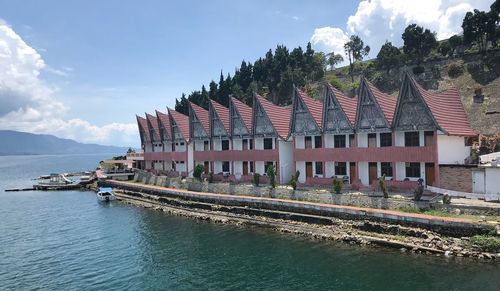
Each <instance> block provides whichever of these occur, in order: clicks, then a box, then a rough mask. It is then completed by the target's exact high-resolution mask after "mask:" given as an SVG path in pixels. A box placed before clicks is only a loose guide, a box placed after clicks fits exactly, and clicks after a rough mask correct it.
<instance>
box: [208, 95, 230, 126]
mask: <svg viewBox="0 0 500 291" xmlns="http://www.w3.org/2000/svg"><path fill="white" fill-rule="evenodd" d="M210 103H211V104H212V107H213V108H214V110H215V112H216V113H217V116H219V118H220V121H221V122H222V124H223V125H224V128H225V129H226V132H227V133H230V132H231V130H230V128H229V108H226V107H224V106H223V105H221V104H219V103H217V102H215V101H214V100H210Z"/></svg>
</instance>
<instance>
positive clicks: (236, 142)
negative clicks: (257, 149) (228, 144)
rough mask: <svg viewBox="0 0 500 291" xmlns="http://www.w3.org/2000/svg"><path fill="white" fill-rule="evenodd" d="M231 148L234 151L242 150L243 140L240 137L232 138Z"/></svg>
mask: <svg viewBox="0 0 500 291" xmlns="http://www.w3.org/2000/svg"><path fill="white" fill-rule="evenodd" d="M233 149H234V150H236V151H241V150H243V140H242V139H241V138H233Z"/></svg>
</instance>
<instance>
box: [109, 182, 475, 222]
mask: <svg viewBox="0 0 500 291" xmlns="http://www.w3.org/2000/svg"><path fill="white" fill-rule="evenodd" d="M106 182H107V183H109V184H111V185H112V186H115V187H118V188H119V187H120V185H123V186H128V187H132V188H139V189H144V190H146V189H147V190H153V191H158V192H169V193H172V194H178V195H182V196H186V197H198V198H201V199H202V198H208V197H210V198H213V199H219V200H234V201H242V202H249V203H252V202H264V201H267V202H270V203H272V204H277V203H279V204H286V205H290V206H294V207H302V208H314V209H317V210H322V211H323V210H324V211H328V212H337V213H346V214H354V215H363V216H367V218H369V217H376V218H385V219H388V220H396V221H401V222H415V223H419V224H428V225H441V226H448V225H449V226H463V227H471V225H477V226H479V225H481V224H479V223H478V222H477V221H474V220H472V219H467V218H455V217H444V216H432V215H426V214H420V213H406V212H401V211H395V210H384V209H374V208H362V207H355V206H344V205H335V204H322V203H315V202H306V201H297V200H285V199H278V198H267V197H254V196H244V195H229V194H214V193H206V192H194V191H188V190H184V189H177V188H167V187H160V186H155V185H145V184H139V183H132V182H122V181H106ZM482 225H484V224H482Z"/></svg>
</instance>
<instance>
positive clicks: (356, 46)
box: [175, 0, 500, 114]
mask: <svg viewBox="0 0 500 291" xmlns="http://www.w3.org/2000/svg"><path fill="white" fill-rule="evenodd" d="M499 22H500V0H495V2H493V3H492V5H491V6H490V10H489V11H479V10H477V9H474V11H469V12H467V13H466V14H465V15H464V19H463V22H462V33H461V34H458V35H453V36H452V37H450V38H449V39H446V40H441V41H438V40H437V39H436V33H435V32H432V31H430V30H429V29H426V28H424V27H421V26H419V25H417V24H410V25H408V26H407V27H406V29H405V30H404V31H403V32H402V35H401V38H402V40H403V47H396V46H394V45H393V44H392V43H391V42H386V43H385V44H384V45H382V47H381V49H380V51H379V52H378V54H377V56H376V58H375V59H373V60H370V61H367V62H363V59H364V58H365V57H366V56H367V55H368V54H369V52H370V46H369V45H366V44H365V43H364V42H363V40H362V39H361V38H360V37H359V36H357V35H351V36H350V38H349V41H348V42H346V43H345V44H344V53H345V56H346V58H347V61H348V63H349V65H348V66H346V67H345V68H340V69H335V68H336V66H337V65H338V64H339V63H342V62H343V61H344V59H343V57H342V56H341V55H340V54H338V52H330V53H327V54H325V53H323V52H316V51H315V50H314V49H313V48H312V46H311V43H308V44H307V46H306V48H305V50H304V49H303V48H302V47H300V46H299V47H296V48H294V49H292V50H289V49H288V48H287V47H286V46H284V45H278V46H277V47H276V48H275V50H274V51H273V50H271V49H269V51H268V52H267V53H266V54H265V56H264V57H261V58H259V59H257V60H256V61H255V62H254V63H251V62H246V61H245V60H243V61H242V63H241V65H240V67H239V68H237V69H236V70H235V72H234V74H233V75H232V76H231V74H229V73H227V75H224V74H223V72H222V71H221V72H220V77H219V82H218V83H217V82H215V81H213V80H212V81H211V82H210V84H209V85H208V89H207V87H206V86H205V85H203V86H202V87H201V90H195V91H193V92H191V93H190V94H189V95H186V94H185V93H183V94H182V96H181V97H180V99H176V102H175V110H176V111H178V112H181V113H184V114H188V108H189V106H188V105H189V102H193V103H195V104H197V105H200V106H201V107H203V108H205V109H207V108H208V103H209V100H210V99H212V100H215V101H217V102H219V103H220V104H223V105H224V106H226V107H227V106H228V104H229V96H231V95H232V96H234V97H235V98H238V99H239V100H241V101H243V102H245V103H247V104H249V105H251V103H252V98H253V94H254V93H257V94H260V95H263V96H265V97H266V98H267V99H269V100H271V101H272V102H273V103H275V104H278V105H288V104H290V103H291V93H292V90H293V87H294V86H296V87H298V88H301V89H305V90H306V91H308V92H310V91H313V90H314V86H313V85H314V84H317V83H318V82H319V81H327V82H329V83H331V84H332V85H333V86H335V87H337V88H338V89H340V90H342V91H344V92H348V93H349V92H350V93H351V94H352V93H353V92H354V91H355V90H356V88H357V86H358V84H359V81H358V80H355V79H354V77H355V76H359V75H365V76H367V77H368V78H369V79H370V80H371V81H372V82H374V83H375V85H380V87H382V89H387V90H392V89H394V88H397V83H398V82H397V81H395V80H394V73H397V72H399V71H400V68H401V67H402V66H407V67H411V68H412V72H413V74H415V75H417V76H418V75H420V74H423V73H424V71H425V68H424V66H423V64H424V63H425V62H426V61H432V60H436V59H439V58H443V57H445V58H448V57H461V56H465V55H468V54H469V55H470V54H481V55H483V56H484V58H485V61H484V62H483V63H484V64H485V65H486V66H490V67H493V68H494V67H495V66H497V65H498V59H496V58H495V59H494V60H489V59H486V58H487V57H488V54H487V51H489V50H498V49H500V44H499V42H498V40H499V39H500V28H499V24H500V23H499ZM449 69H450V71H451V74H459V73H460V70H463V68H460V67H452V68H449ZM482 69H483V71H484V70H486V71H488V70H489V69H490V68H482ZM334 70H335V71H336V74H333V71H334ZM329 71H330V72H329ZM391 73H392V74H391ZM342 74H346V75H348V76H349V79H350V82H348V83H347V84H346V83H342V82H340V81H339V79H338V78H337V76H339V75H342ZM336 75H337V76H336ZM486 77H487V76H486ZM489 77H490V78H491V77H494V76H491V74H490V75H489ZM344 81H345V80H344ZM316 89H317V87H316ZM310 93H313V92H310Z"/></svg>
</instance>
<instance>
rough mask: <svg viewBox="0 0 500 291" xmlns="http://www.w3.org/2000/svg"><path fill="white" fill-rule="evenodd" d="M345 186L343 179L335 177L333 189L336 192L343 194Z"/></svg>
mask: <svg viewBox="0 0 500 291" xmlns="http://www.w3.org/2000/svg"><path fill="white" fill-rule="evenodd" d="M343 186H344V183H343V182H342V180H339V179H337V178H336V177H335V178H333V191H335V194H341V193H342V187H343Z"/></svg>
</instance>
